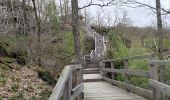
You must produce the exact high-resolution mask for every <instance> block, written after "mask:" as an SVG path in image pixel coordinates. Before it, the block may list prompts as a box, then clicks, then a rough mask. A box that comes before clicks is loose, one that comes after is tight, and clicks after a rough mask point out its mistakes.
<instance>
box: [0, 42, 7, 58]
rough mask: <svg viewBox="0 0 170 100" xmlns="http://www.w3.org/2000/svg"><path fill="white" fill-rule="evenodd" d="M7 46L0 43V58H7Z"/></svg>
mask: <svg viewBox="0 0 170 100" xmlns="http://www.w3.org/2000/svg"><path fill="white" fill-rule="evenodd" d="M8 46H9V45H8V44H7V43H5V42H2V41H0V56H8V53H7V48H8Z"/></svg>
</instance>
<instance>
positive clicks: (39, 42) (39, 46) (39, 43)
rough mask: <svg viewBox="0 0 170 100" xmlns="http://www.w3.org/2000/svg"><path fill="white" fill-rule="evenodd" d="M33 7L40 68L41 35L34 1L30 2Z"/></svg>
mask: <svg viewBox="0 0 170 100" xmlns="http://www.w3.org/2000/svg"><path fill="white" fill-rule="evenodd" d="M32 3H33V6H34V14H35V20H36V25H37V36H38V38H37V41H38V45H37V49H38V50H37V53H38V59H37V60H38V65H39V66H41V34H40V30H41V27H40V21H39V19H38V14H37V8H36V5H35V0H32Z"/></svg>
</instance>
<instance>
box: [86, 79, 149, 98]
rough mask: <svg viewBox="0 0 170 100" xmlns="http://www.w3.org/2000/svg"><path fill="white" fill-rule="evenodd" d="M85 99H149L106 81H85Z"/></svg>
mask: <svg viewBox="0 0 170 100" xmlns="http://www.w3.org/2000/svg"><path fill="white" fill-rule="evenodd" d="M84 97H85V98H84V100H147V99H145V98H143V97H140V96H137V95H135V94H132V93H130V92H127V91H126V90H123V89H120V88H118V87H116V86H113V85H112V84H110V83H106V82H86V83H84Z"/></svg>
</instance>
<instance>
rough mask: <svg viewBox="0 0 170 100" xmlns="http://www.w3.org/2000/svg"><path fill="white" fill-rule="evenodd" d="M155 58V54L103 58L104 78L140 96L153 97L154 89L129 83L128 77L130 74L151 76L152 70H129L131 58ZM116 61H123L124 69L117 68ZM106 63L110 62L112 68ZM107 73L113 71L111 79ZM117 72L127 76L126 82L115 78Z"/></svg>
mask: <svg viewBox="0 0 170 100" xmlns="http://www.w3.org/2000/svg"><path fill="white" fill-rule="evenodd" d="M145 58H148V59H153V58H154V55H153V54H148V55H142V56H134V57H124V58H118V59H109V60H103V61H102V63H100V64H101V67H102V68H101V69H102V71H101V72H102V75H103V80H104V81H106V82H109V83H112V84H114V85H116V86H118V87H120V88H123V89H126V90H128V91H131V92H133V93H136V94H138V95H140V96H143V97H145V98H152V91H151V90H147V89H143V88H140V87H137V86H134V85H131V84H129V83H128V78H129V77H130V76H137V77H145V78H150V71H142V70H129V60H136V59H145ZM116 61H122V62H123V63H124V66H123V67H124V69H115V64H114V63H115V62H116ZM106 63H110V65H111V68H106V66H105V65H106ZM107 73H111V79H110V78H108V76H107ZM116 74H123V75H124V76H125V83H124V82H120V81H117V80H115V77H116V76H115V75H116Z"/></svg>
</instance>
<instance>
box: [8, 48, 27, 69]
mask: <svg viewBox="0 0 170 100" xmlns="http://www.w3.org/2000/svg"><path fill="white" fill-rule="evenodd" d="M10 55H11V56H12V57H13V58H15V59H16V61H17V62H18V64H20V65H23V66H24V65H26V63H27V51H26V50H23V49H20V48H19V49H16V50H13V51H11V52H10Z"/></svg>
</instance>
